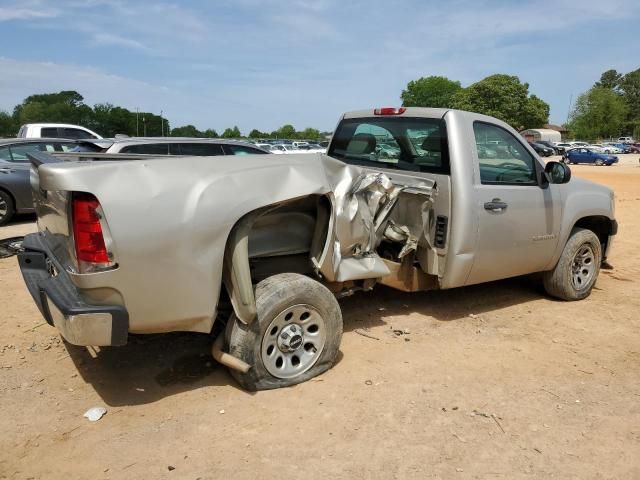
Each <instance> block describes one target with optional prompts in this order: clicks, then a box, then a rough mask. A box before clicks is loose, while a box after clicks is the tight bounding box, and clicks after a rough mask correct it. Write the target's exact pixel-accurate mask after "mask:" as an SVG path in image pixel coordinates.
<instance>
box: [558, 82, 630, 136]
mask: <svg viewBox="0 0 640 480" xmlns="http://www.w3.org/2000/svg"><path fill="white" fill-rule="evenodd" d="M626 118H627V105H626V103H625V99H624V98H623V97H621V96H620V95H618V94H616V93H615V92H614V91H613V90H612V89H610V88H606V87H601V86H594V87H592V88H591V89H590V90H589V91H587V92H585V93H583V94H582V95H580V96H579V97H578V99H577V100H576V103H575V106H574V108H573V111H572V112H571V115H570V121H569V126H570V128H571V130H572V131H573V132H574V133H575V135H576V137H577V138H582V139H589V140H593V139H601V138H611V137H617V136H619V135H621V134H622V133H623V129H624V125H625V120H626Z"/></svg>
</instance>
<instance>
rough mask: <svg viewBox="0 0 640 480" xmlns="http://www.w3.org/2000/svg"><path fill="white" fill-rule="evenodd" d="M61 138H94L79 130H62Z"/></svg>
mask: <svg viewBox="0 0 640 480" xmlns="http://www.w3.org/2000/svg"><path fill="white" fill-rule="evenodd" d="M61 137H62V138H73V139H83V138H94V137H93V135H91V134H90V133H89V132H85V131H84V130H80V129H79V128H63V129H62V135H61Z"/></svg>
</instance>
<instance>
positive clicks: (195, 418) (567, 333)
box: [0, 155, 640, 480]
mask: <svg viewBox="0 0 640 480" xmlns="http://www.w3.org/2000/svg"><path fill="white" fill-rule="evenodd" d="M624 157H625V160H624V161H623V162H621V164H619V165H616V166H613V167H594V166H574V167H572V170H573V172H574V175H576V176H580V177H584V178H587V179H590V180H594V181H598V182H600V183H603V184H606V185H608V186H610V187H612V188H614V189H615V191H616V195H617V207H616V208H617V218H618V221H619V223H620V231H619V235H618V236H617V238H616V242H615V246H614V250H613V255H612V257H611V259H610V260H611V263H612V264H613V266H614V269H613V270H603V271H602V273H601V275H600V279H599V280H598V283H597V285H596V288H595V290H594V291H593V293H592V295H591V296H590V297H589V298H588V299H586V300H584V301H582V302H574V303H565V302H559V301H555V300H552V299H550V298H548V297H546V296H545V295H544V294H543V292H542V290H541V288H540V286H539V284H538V282H537V281H536V280H535V279H533V278H517V279H511V280H507V281H501V282H495V283H491V284H486V285H479V286H475V287H469V288H464V289H457V290H451V291H442V292H430V293H421V294H402V293H398V292H395V291H392V290H389V289H385V288H376V290H375V292H374V293H373V294H360V295H355V296H353V297H351V298H347V299H345V300H344V301H342V302H341V303H342V308H343V313H344V319H345V334H344V337H343V342H342V348H341V352H342V356H341V360H340V362H339V363H338V365H336V367H335V368H333V369H332V370H331V371H329V372H327V373H326V374H324V375H322V376H321V377H319V378H316V379H314V380H312V381H310V382H307V383H306V384H303V385H299V386H296V387H294V388H290V389H285V390H278V391H268V392H260V393H257V394H250V393H247V392H244V391H242V390H240V389H239V388H238V387H237V386H236V384H235V383H234V382H233V380H232V379H231V377H230V376H229V375H228V374H227V372H226V371H225V369H224V368H222V367H221V366H218V365H217V364H215V363H214V362H213V361H212V359H211V358H210V356H209V347H210V339H209V338H208V336H206V335H198V334H171V335H155V336H148V337H134V338H132V340H131V342H130V343H129V345H127V346H125V347H117V348H101V349H98V348H96V349H86V348H79V347H72V346H68V345H65V344H63V343H62V342H61V340H60V338H59V336H58V334H57V333H56V331H55V330H54V329H53V328H52V327H49V326H48V325H46V324H43V320H42V318H41V316H40V314H39V312H38V311H37V309H36V307H35V305H34V303H33V301H32V300H31V298H30V297H29V294H28V293H27V291H26V289H25V287H24V284H23V281H22V278H21V275H20V272H19V269H18V266H17V262H16V260H15V258H10V259H5V260H0V312H1V314H0V329H1V330H0V331H1V334H0V432H2V434H1V435H0V478H10V479H29V478H34V479H57V478H64V479H67V480H71V479H88V478H91V479H111V478H113V479H116V478H117V479H120V478H126V479H138V478H140V479H152V478H153V479H163V478H175V479H193V480H195V479H197V478H200V479H219V478H240V479H244V478H251V479H253V478H270V477H276V476H278V477H289V478H296V477H300V476H303V475H304V476H305V478H350V479H369V478H373V479H377V478H381V479H387V478H397V479H406V478H416V479H425V478H442V479H449V478H460V479H465V478H470V479H485V478H486V479H494V478H504V479H519V478H527V479H530V478H531V479H534V478H535V479H538V478H563V479H564V478H575V479H613V478H616V479H633V478H640V318H639V314H640V282H639V280H640V256H639V255H638V254H637V245H638V240H637V239H638V238H639V237H640V220H639V216H638V209H639V208H640V167H639V166H638V165H639V164H638V156H637V155H633V156H632V155H627V156H624ZM34 228H35V227H34V224H33V218H30V217H26V218H23V219H21V220H20V221H19V222H17V223H14V224H12V225H10V226H7V227H3V228H0V238H4V237H8V236H13V235H18V234H24V233H27V232H30V231H32V230H34ZM393 330H403V331H404V333H403V334H402V335H396V334H394V333H393ZM362 332H364V333H366V334H367V335H369V336H371V337H375V338H369V337H367V336H363V335H361V334H359V333H362ZM94 406H104V407H106V408H107V409H108V413H107V414H106V415H105V416H104V417H103V418H102V419H101V420H100V421H98V422H95V423H90V422H89V421H88V420H87V419H85V418H83V414H84V412H85V411H86V410H87V409H88V408H90V407H94Z"/></svg>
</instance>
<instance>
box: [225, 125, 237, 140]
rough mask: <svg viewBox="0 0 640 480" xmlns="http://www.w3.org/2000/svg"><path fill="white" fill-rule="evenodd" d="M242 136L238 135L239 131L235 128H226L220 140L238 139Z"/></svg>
mask: <svg viewBox="0 0 640 480" xmlns="http://www.w3.org/2000/svg"><path fill="white" fill-rule="evenodd" d="M240 137H242V134H241V133H240V129H239V128H238V127H237V126H234V127H233V128H227V129H225V131H224V132H222V138H240Z"/></svg>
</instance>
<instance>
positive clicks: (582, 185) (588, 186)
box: [567, 176, 613, 198]
mask: <svg viewBox="0 0 640 480" xmlns="http://www.w3.org/2000/svg"><path fill="white" fill-rule="evenodd" d="M567 185H571V188H572V189H574V190H588V191H590V192H594V193H600V194H603V195H607V196H609V197H611V198H613V190H612V189H610V188H609V187H606V186H604V185H602V184H600V183H595V182H592V181H590V180H585V179H584V178H578V177H574V176H572V177H571V181H570V182H569V183H568V184H567Z"/></svg>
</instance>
